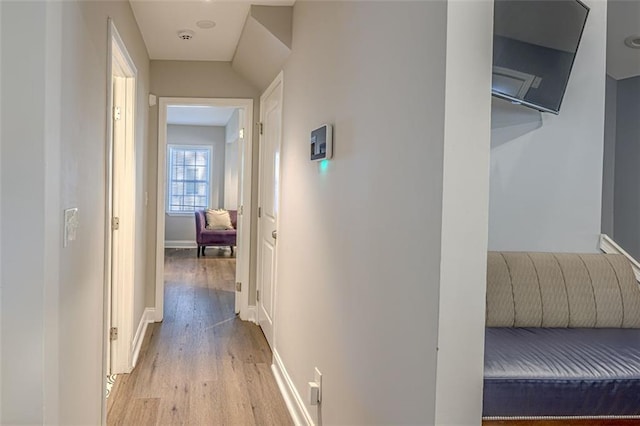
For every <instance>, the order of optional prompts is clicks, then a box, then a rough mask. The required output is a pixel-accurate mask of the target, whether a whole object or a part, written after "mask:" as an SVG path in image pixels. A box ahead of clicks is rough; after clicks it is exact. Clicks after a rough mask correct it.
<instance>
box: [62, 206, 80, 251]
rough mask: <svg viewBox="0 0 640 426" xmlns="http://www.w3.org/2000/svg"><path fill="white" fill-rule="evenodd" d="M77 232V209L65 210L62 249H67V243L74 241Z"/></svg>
mask: <svg viewBox="0 0 640 426" xmlns="http://www.w3.org/2000/svg"><path fill="white" fill-rule="evenodd" d="M77 230H78V208H77V207H74V208H72V209H66V210H65V211H64V241H63V247H67V246H68V245H69V242H71V241H75V240H76V232H77Z"/></svg>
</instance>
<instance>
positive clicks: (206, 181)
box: [167, 145, 211, 213]
mask: <svg viewBox="0 0 640 426" xmlns="http://www.w3.org/2000/svg"><path fill="white" fill-rule="evenodd" d="M168 157H169V175H168V184H167V186H168V191H167V213H192V212H194V211H196V210H200V209H206V208H207V207H208V206H209V197H210V193H211V173H210V164H211V147H208V146H197V147H196V146H186V145H169V155H168Z"/></svg>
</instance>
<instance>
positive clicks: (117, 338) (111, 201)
mask: <svg viewBox="0 0 640 426" xmlns="http://www.w3.org/2000/svg"><path fill="white" fill-rule="evenodd" d="M108 40H109V46H108V51H109V55H108V94H107V123H108V125H107V168H106V170H107V173H108V176H107V190H106V194H107V199H106V215H105V218H106V220H105V244H106V250H105V253H106V255H105V281H106V282H105V291H106V293H107V294H106V297H105V300H106V304H107V307H106V309H105V315H106V319H105V324H107V327H106V336H105V340H106V348H107V349H106V351H105V357H106V362H105V366H106V373H107V374H106V375H105V377H106V376H107V375H113V374H120V373H129V372H131V370H132V369H133V366H134V364H135V359H134V358H135V355H134V353H133V351H132V350H131V349H132V338H133V291H134V279H135V267H136V265H135V264H134V259H135V256H134V253H135V199H136V181H135V176H136V164H135V155H136V152H135V102H136V80H137V69H136V67H135V65H134V63H133V60H132V59H131V57H130V56H129V53H128V52H127V49H126V46H125V44H124V42H123V41H122V38H121V37H120V35H119V34H118V30H117V29H116V27H115V25H114V23H113V21H111V20H109V37H108Z"/></svg>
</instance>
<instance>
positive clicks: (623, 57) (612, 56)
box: [607, 0, 640, 80]
mask: <svg viewBox="0 0 640 426" xmlns="http://www.w3.org/2000/svg"><path fill="white" fill-rule="evenodd" d="M607 20H608V25H607V73H608V74H609V75H610V76H611V77H613V78H615V79H616V80H620V79H623V78H629V77H634V76H637V75H640V49H631V48H629V47H627V46H625V44H624V40H625V38H627V37H629V36H631V35H636V36H640V0H609V2H608V9H607Z"/></svg>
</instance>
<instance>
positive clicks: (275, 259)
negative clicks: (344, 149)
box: [255, 71, 284, 351]
mask: <svg viewBox="0 0 640 426" xmlns="http://www.w3.org/2000/svg"><path fill="white" fill-rule="evenodd" d="M278 85H279V87H280V89H279V90H280V140H279V141H278V145H279V148H278V152H279V153H280V154H282V139H283V137H282V132H283V127H284V126H283V123H284V71H280V72H279V73H278V75H277V76H276V78H275V79H274V80H273V81H272V82H271V84H269V86H268V87H267V88H266V89H265V90H264V92H263V93H262V95H260V123H261V125H262V124H263V123H264V113H265V108H264V105H263V104H264V100H265V99H266V98H267V97H268V96H269V95H270V94H271V93H272V92H273V91H274V90H275V89H276V87H278ZM263 133H264V132H261V134H260V142H259V146H263V141H262V138H263V136H264V135H263ZM263 155H264V150H262V149H261V150H260V159H259V161H258V206H261V205H262V183H263V182H262V168H263V161H264V158H263ZM281 164H282V162H280V165H279V167H278V171H277V174H278V182H279V186H278V188H276V191H277V192H278V197H277V201H276V206H275V208H276V211H277V212H278V213H277V216H276V230H277V229H279V228H280V206H281V204H282V203H281V200H282V193H281V185H282V167H281ZM261 226H262V225H261V221H260V218H258V226H257V229H258V230H257V238H256V239H255V240H257V241H258V247H257V251H256V252H257V256H256V258H257V262H256V291H260V294H264V292H263V291H262V280H261V278H260V275H261V274H260V272H261V271H260V259H261V253H260V251H261V250H262V244H261V241H260V238H261V237H260V231H261V229H260V228H261ZM273 250H274V254H273V283H272V285H273V288H272V290H271V291H272V292H273V295H272V297H273V312H272V318H271V321H272V334H273V335H272V336H271V343H272V344H273V347H272V348H271V350H272V351H274V350H275V348H276V341H275V338H276V320H275V317H276V303H277V300H278V298H277V292H278V286H277V277H278V242H277V239H276V242H275V244H274V248H273ZM260 314H261V309H260V301H259V300H257V298H256V322H257V323H258V325H260ZM263 332H264V330H263ZM267 341H269V339H267Z"/></svg>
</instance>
